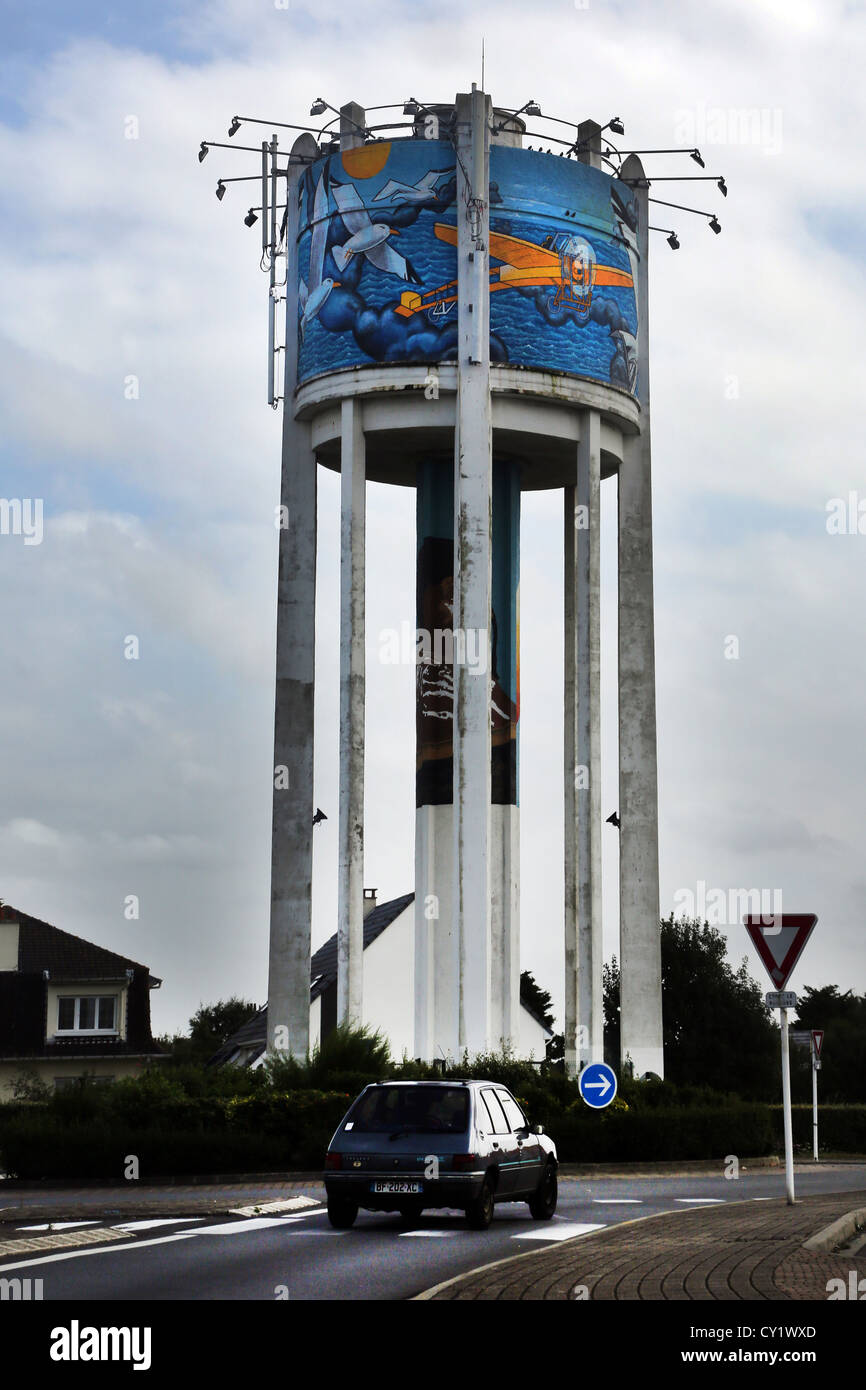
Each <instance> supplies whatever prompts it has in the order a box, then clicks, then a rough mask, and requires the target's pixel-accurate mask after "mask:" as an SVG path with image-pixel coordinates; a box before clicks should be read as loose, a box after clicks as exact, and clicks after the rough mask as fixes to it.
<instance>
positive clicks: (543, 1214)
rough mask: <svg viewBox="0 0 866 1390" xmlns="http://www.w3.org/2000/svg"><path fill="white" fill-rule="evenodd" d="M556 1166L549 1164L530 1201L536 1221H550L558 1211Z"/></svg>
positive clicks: (530, 1208) (531, 1210)
mask: <svg viewBox="0 0 866 1390" xmlns="http://www.w3.org/2000/svg"><path fill="white" fill-rule="evenodd" d="M556 1198H557V1183H556V1165H555V1164H554V1163H548V1164H547V1165H546V1166H545V1169H544V1172H543V1173H542V1175H541V1182H540V1183H539V1184H538V1190H537V1191H536V1192H534V1193H533V1195H532V1196H531V1197H530V1199H529V1210H530V1213H531V1215H532V1217H533V1218H534V1220H536V1221H549V1220H550V1218H551V1217H552V1216H553V1213H554V1212H555V1211H556Z"/></svg>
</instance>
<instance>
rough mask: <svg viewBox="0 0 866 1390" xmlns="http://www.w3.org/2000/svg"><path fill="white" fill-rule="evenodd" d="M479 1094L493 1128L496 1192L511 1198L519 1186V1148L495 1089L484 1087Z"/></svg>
mask: <svg viewBox="0 0 866 1390" xmlns="http://www.w3.org/2000/svg"><path fill="white" fill-rule="evenodd" d="M481 1094H482V1097H483V1098H484V1102H485V1104H486V1106H487V1110H488V1113H489V1115H490V1121H491V1124H492V1126H493V1134H492V1148H493V1155H494V1157H495V1159H496V1162H497V1163H498V1165H499V1185H498V1187H497V1192H498V1193H499V1194H500V1195H501V1196H503V1197H506V1196H511V1195H512V1193H514V1192H516V1191H517V1190H518V1188H519V1184H520V1146H519V1144H518V1140H517V1135H516V1134H515V1133H514V1132H513V1130H512V1128H511V1126H510V1124H509V1122H508V1118H507V1116H506V1114H505V1111H504V1110H503V1108H502V1104H501V1102H500V1100H499V1097H498V1095H497V1088H495V1087H493V1086H485V1087H484V1089H483V1090H482V1092H481Z"/></svg>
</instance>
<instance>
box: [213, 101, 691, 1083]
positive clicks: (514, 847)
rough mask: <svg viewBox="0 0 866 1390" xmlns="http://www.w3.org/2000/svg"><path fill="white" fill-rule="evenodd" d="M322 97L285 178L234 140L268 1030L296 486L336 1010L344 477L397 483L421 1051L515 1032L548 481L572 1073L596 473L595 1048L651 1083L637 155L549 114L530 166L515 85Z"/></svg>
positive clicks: (354, 589) (307, 679) (356, 624)
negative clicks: (259, 617)
mask: <svg viewBox="0 0 866 1390" xmlns="http://www.w3.org/2000/svg"><path fill="white" fill-rule="evenodd" d="M377 109H378V110H382V109H385V108H377ZM328 110H330V111H332V112H334V119H333V120H331V121H330V122H329V123H328V125H327V126H326V127H325V128H324V130H323V131H320V132H319V134H318V137H314V136H313V135H312V134H311V133H309V132H304V133H302V134H301V135H300V136H299V137H298V138H297V139H295V141H294V144H293V146H292V150H291V154H290V155H289V158H288V163H287V164H286V165H285V167H282V168H281V167H280V166H279V164H278V158H277V140H276V137H273V139H272V140H271V141H270V142H266V143H265V144H263V145H262V207H261V209H260V211H261V213H262V220H263V226H264V231H263V238H262V241H263V252H264V256H265V261H264V263H265V265H266V266H270V271H271V285H272V290H271V324H272V329H271V352H270V354H269V360H270V361H271V362H273V360H274V359H273V351H274V349H275V348H276V342H275V334H274V324H275V322H276V317H277V315H276V304H277V303H278V301H279V300H280V297H281V294H282V293H284V297H285V307H286V320H285V323H286V333H285V343H284V347H283V348H282V349H277V352H278V353H279V351H283V352H284V383H285V384H284V392H283V401H284V410H283V464H282V509H283V513H282V514H283V518H284V526H283V529H282V530H281V533H280V557H279V598H278V620H277V673H276V718H275V744H274V747H275V752H274V763H275V789H274V802H273V854H272V908H271V948H270V978H269V989H268V997H269V1010H268V1015H269V1016H268V1026H269V1046H270V1047H271V1049H273V1050H282V1049H285V1048H288V1050H289V1051H290V1052H291V1053H292V1054H294V1055H296V1056H303V1054H304V1053H305V1052H306V1050H307V1047H308V1043H309V961H310V923H311V907H312V843H313V811H314V796H313V744H314V720H313V710H314V673H315V609H316V584H315V576H316V493H317V475H318V470H319V468H321V467H326V468H331V469H335V470H338V471H339V473H340V477H341V533H340V534H341V559H340V594H341V600H340V792H339V907H338V918H339V920H338V955H339V980H338V996H339V997H338V1013H339V1017H340V1019H341V1020H346V1021H349V1020H358V1021H360V1019H361V1018H362V982H363V971H362V952H363V855H364V826H363V808H364V679H365V673H364V662H365V633H364V589H365V583H364V580H365V563H366V557H365V489H366V482H367V480H374V481H376V482H384V483H389V484H393V485H394V486H400V487H413V488H414V489H415V491H416V498H417V572H416V581H417V583H416V593H417V611H416V625H417V626H416V631H415V633H414V634H413V638H414V639H415V641H416V643H417V651H416V653H415V660H416V670H417V682H416V723H417V736H416V750H415V753H416V793H417V795H416V803H417V804H416V847H415V913H416V919H415V978H414V981H413V982H411V987H412V988H414V997H415V1055H417V1056H419V1057H424V1058H433V1057H435V1056H441V1055H443V1054H444V1055H450V1056H452V1057H459V1055H460V1054H461V1053H462V1052H463V1050H464V1048H465V1049H468V1050H469V1052H476V1051H485V1050H488V1049H491V1048H497V1047H499V1046H500V1045H501V1044H502V1043H503V1042H504V1043H512V1044H515V1043H516V1038H517V1021H518V1009H519V974H520V884H519V848H520V840H519V836H520V828H519V810H518V789H519V763H520V760H519V737H518V734H519V717H520V691H519V670H520V662H519V540H520V499H521V493H522V492H523V491H526V490H531V489H538V488H556V489H559V490H561V491H562V496H563V529H562V533H561V535H557V536H556V537H555V538H554V537H551V545H553V544H556V545H557V546H558V545H562V546H563V548H564V572H565V594H564V631H563V648H564V657H565V680H564V692H563V697H564V698H563V715H562V717H563V719H564V748H565V757H564V768H563V779H564V791H565V856H564V865H563V874H564V882H565V1040H566V1062H567V1066H568V1068H569V1070H570V1071H572V1072H574V1071H575V1070H576V1069H577V1068H578V1067H579V1066H580V1065H581V1064H583V1063H584V1062H586V1061H588V1060H595V1059H601V1058H602V1056H603V1042H602V1022H603V1020H602V930H601V924H602V917H601V844H600V840H601V823H602V813H601V802H600V790H601V779H600V675H599V652H600V640H601V638H600V619H599V511H600V489H601V487H602V485H603V484H605V485H607V486H610V487H611V488H613V487H615V488H616V490H617V502H618V523H617V524H618V599H617V604H618V670H619V715H618V717H619V805H618V816H619V837H620V855H619V862H620V952H619V957H620V962H621V972H622V976H621V978H622V996H621V1050H622V1057H623V1060H624V1061H625V1059H626V1057H628V1058H629V1059H630V1061H631V1063H632V1064H633V1065H634V1069H635V1071H636V1073H637V1074H641V1073H644V1072H646V1071H652V1072H656V1073H658V1074H659V1075H663V1070H664V1063H663V1048H662V1006H661V971H660V947H659V889H658V815H657V784H656V717H655V656H654V641H653V555H652V507H651V481H650V396H649V374H648V353H647V332H648V314H647V251H648V232H649V226H648V216H647V213H648V201H649V191H648V183H647V180H646V177H645V175H644V170H643V167H642V164H641V162H640V159H639V158H638V157H637V156H636V155H635V154H631V155H628V156H627V157H624V158H621V157H617V160H616V162H612V161H611V158H610V155H611V151H610V150H609V149H607V148H606V146H605V145H604V144H603V140H602V131H603V130H604V129H606V128H607V127H600V126H599V125H598V124H596V123H595V122H593V121H585V122H583V123H582V124H572V126H571V130H570V132H569V131H568V130H567V129H566V130H565V134H568V135H569V139H567V140H564V139H562V138H557V139H556V140H555V142H554V138H553V137H546V139H545V143H546V144H548V143H549V144H554V143H555V146H556V151H557V152H556V153H553V152H551V150H550V149H547V150H546V151H545V150H540V149H533V148H531V147H528V140H529V136H530V132H529V131H528V129H527V124H526V121H527V120H529V119H530V118H531V117H533V116H540V115H541V113H540V111H539V110H538V108H537V107H536V106H535V104H534V103H527V106H526V107H524V108H522V109H521V110H520V111H518V112H512V111H506V110H501V109H498V108H495V107H493V106H492V103H491V99H490V97H489V96H488V95H487V94H486V93H484V92H482V91H478V90H476V89H475V87H474V86H473V89H472V91H471V92H470V93H465V94H460V95H458V96H457V98H456V101H455V102H454V103H453V104H450V105H432V106H428V105H422V104H421V103H418V102H416V101H414V100H410V101H408V102H407V103H406V104H405V106H404V108H403V117H404V119H403V121H400V120H399V119H398V120H397V121H396V122H393V121H392V122H391V124H390V125H388V126H387V127H382V126H381V125H377V126H374V127H371V126H370V125H369V124H368V117H369V116H370V115H371V113H368V112H367V111H365V110H364V109H363V108H361V107H360V106H358V105H357V104H356V103H348V104H347V105H345V106H343V107H342V108H341V109H340V110H339V112H337V111H336V108H333V107H330V108H329V107H328V106H327V103H325V102H323V101H321V100H320V99H319V100H317V102H316V103H315V104H314V107H313V111H312V113H311V114H314V115H315V114H320V113H326V112H327V111H328ZM524 117H526V120H524ZM246 119H248V118H235V120H234V121H233V122H232V130H230V132H229V134H230V135H233V134H234V133H235V131H236V129H237V128H238V126H239V124H240V123H241V121H243V120H246ZM560 124H561V125H562V126H566V123H565V122H561V123H560ZM609 127H610V128H611V129H612V130H621V127H620V126H619V122H618V121H617V120H614V121H613V122H610V123H609ZM292 129H295V130H297V129H301V128H300V127H293V128H292ZM383 131H387V134H385V133H383ZM561 134H562V132H560V136H561ZM204 148H205V147H204V145H203V146H202V149H203V150H204ZM695 155H697V152H695ZM278 179H280V180H284V182H283V183H281V184H280V193H279V194H278V193H277V180H278ZM283 189H285V192H286V196H285V205H284V206H285V213H284V215H283V217H282V229H281V232H280V233H279V234H278V231H277V226H278V221H277V218H278V212H279V210H280V208H281V207H282V206H283V203H282V190H283ZM254 214H255V209H251V211H250V214H249V218H250V219H252V220H255V216H254ZM714 230H715V228H714ZM671 244H672V245H675V244H676V239H675V237H674V236H673V234H671ZM278 254H282V255H284V257H285V286H284V290H283V291H281V289H280V278H279V277H278V276H277V273H276V268H275V267H276V261H277V256H278ZM272 381H273V377H272ZM270 394H271V398H272V400H273V399H275V397H274V387H273V385H272V386H271V389H270ZM556 717H559V715H558V711H557V715H556ZM409 987H410V982H409V981H402V980H401V981H396V980H395V988H409Z"/></svg>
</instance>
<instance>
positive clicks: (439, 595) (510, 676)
mask: <svg viewBox="0 0 866 1390" xmlns="http://www.w3.org/2000/svg"><path fill="white" fill-rule="evenodd" d="M416 481H417V535H418V565H417V571H416V574H417V580H416V582H417V591H416V614H417V617H416V621H417V625H418V626H417V632H418V651H417V668H416V670H417V676H416V685H417V690H416V705H415V711H416V750H417V761H416V778H415V788H416V796H415V802H416V805H418V806H441V805H447V804H450V802H451V801H452V799H453V773H454V661H455V660H458V661H462V662H465V664H466V665H467V666H468V667H469V669H470V670H471V671H475V672H476V673H477V674H478V676H479V678H480V677H481V676H483V675H485V674H486V672H487V669H488V665H489V670H490V725H491V728H490V741H491V749H490V783H491V787H490V800H491V802H492V803H493V804H494V805H513V806H516V805H517V802H518V785H517V767H518V759H517V736H518V720H519V718H520V466H519V464H517V463H516V462H512V461H511V460H506V459H499V458H494V460H493V517H492V526H493V535H492V544H491V584H492V604H491V627H490V632H489V633H466V634H465V635H462V636H461V635H460V634H457V635H455V634H454V631H453V622H454V520H453V516H454V473H453V464H452V463H451V461H450V460H448V459H442V460H437V461H427V462H425V463H423V464H420V465H419V467H418V471H417V479H416Z"/></svg>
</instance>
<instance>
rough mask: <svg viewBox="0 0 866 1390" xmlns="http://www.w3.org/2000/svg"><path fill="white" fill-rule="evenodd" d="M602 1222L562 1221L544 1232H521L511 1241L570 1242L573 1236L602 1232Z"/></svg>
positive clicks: (603, 1224)
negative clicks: (559, 1224)
mask: <svg viewBox="0 0 866 1390" xmlns="http://www.w3.org/2000/svg"><path fill="white" fill-rule="evenodd" d="M605 1225H606V1223H605V1222H604V1221H592V1222H579V1221H563V1223H562V1225H561V1226H553V1227H552V1228H551V1227H548V1228H547V1230H546V1231H542V1230H535V1231H521V1232H520V1233H519V1234H517V1235H513V1236H512V1237H511V1239H512V1240H571V1239H572V1237H573V1236H584V1235H587V1233H588V1232H589V1231H603V1230H604V1228H605Z"/></svg>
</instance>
